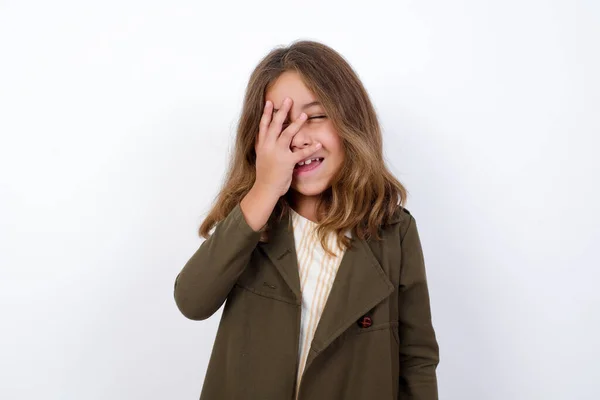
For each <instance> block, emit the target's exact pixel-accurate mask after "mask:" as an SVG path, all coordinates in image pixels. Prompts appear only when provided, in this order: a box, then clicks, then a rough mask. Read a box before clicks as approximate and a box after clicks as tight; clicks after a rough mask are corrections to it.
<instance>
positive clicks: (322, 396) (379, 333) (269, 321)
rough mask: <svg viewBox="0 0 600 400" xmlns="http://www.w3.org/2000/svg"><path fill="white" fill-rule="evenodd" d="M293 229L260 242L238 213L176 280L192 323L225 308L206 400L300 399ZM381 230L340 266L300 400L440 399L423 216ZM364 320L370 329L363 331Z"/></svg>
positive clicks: (400, 217)
mask: <svg viewBox="0 0 600 400" xmlns="http://www.w3.org/2000/svg"><path fill="white" fill-rule="evenodd" d="M288 222H289V220H286V219H285V218H284V219H283V220H282V222H281V223H279V224H278V225H277V226H276V227H275V228H274V230H273V231H271V235H270V241H269V242H268V243H263V242H259V239H260V233H259V232H255V231H254V230H253V229H252V228H251V227H250V226H249V225H248V224H247V222H246V219H245V218H244V216H243V214H242V211H241V208H240V206H239V204H238V205H237V206H236V207H235V208H234V209H233V210H232V211H231V212H230V214H229V215H228V216H227V217H226V218H225V219H224V220H223V221H221V222H219V223H218V224H217V226H216V227H215V230H214V232H213V234H212V235H211V236H210V237H209V238H208V239H206V240H205V241H204V242H202V244H201V245H200V247H199V248H198V250H197V251H196V252H195V254H194V255H193V256H192V257H191V258H190V260H189V261H188V262H187V263H186V265H185V266H184V267H183V269H182V270H181V272H180V273H179V274H178V275H177V278H176V279H175V289H174V295H175V301H176V304H177V307H178V308H179V310H180V311H181V313H182V314H183V315H185V316H186V317H187V318H189V319H192V320H204V319H206V318H208V317H210V316H211V315H213V314H214V313H215V312H216V311H217V310H218V309H219V308H220V307H221V305H222V304H223V302H225V300H227V302H226V303H225V307H224V309H223V314H222V317H221V321H220V324H219V328H218V331H217V336H216V339H215V343H214V346H213V349H212V355H211V357H210V362H209V365H208V370H207V372H206V376H205V380H204V385H203V388H202V393H201V395H200V399H201V400H232V399H244V400H255V399H256V400H291V399H293V395H294V391H295V390H294V389H295V384H296V382H295V381H296V369H297V366H298V346H299V332H300V315H301V292H300V279H299V276H298V266H297V258H296V251H295V244H294V236H293V230H292V228H291V225H290V224H289V223H288ZM381 231H382V234H383V240H382V241H376V240H374V239H373V240H357V239H354V240H353V245H352V246H351V247H350V248H349V249H348V250H347V251H346V253H345V254H344V256H343V258H342V261H341V264H340V266H339V269H338V273H337V275H336V277H335V280H334V283H333V287H332V288H331V292H330V294H329V297H328V299H327V302H326V305H325V309H324V310H323V314H322V317H321V320H320V321H319V323H318V327H317V330H316V332H315V336H314V340H313V342H312V345H311V348H310V352H309V355H308V359H307V362H306V367H305V370H304V375H303V378H302V380H301V384H300V389H299V393H298V400H338V399H339V400H383V399H415V400H416V399H418V400H436V399H437V398H438V395H437V379H436V367H437V364H438V362H439V352H438V343H437V340H436V336H435V332H434V329H433V327H432V323H431V313H430V306H429V294H428V289H427V281H426V274H425V265H424V259H423V252H422V250H421V242H420V239H419V234H418V232H417V225H416V222H415V219H414V217H413V216H412V215H411V214H410V213H409V212H408V211H407V210H406V209H403V211H400V208H399V209H398V212H397V213H396V215H395V218H394V219H393V220H392V221H391V222H390V223H388V224H386V225H384V226H382V229H381ZM365 316H366V317H369V318H370V320H369V322H370V323H371V324H370V326H368V327H364V325H365V324H359V323H358V321H363V322H364V319H363V318H364V317H365ZM366 325H369V324H366Z"/></svg>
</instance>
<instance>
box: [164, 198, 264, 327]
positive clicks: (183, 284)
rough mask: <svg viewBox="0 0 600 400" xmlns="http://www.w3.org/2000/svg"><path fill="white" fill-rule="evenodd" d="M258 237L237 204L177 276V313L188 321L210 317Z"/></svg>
mask: <svg viewBox="0 0 600 400" xmlns="http://www.w3.org/2000/svg"><path fill="white" fill-rule="evenodd" d="M260 235H261V233H260V231H255V230H254V229H252V227H251V226H250V225H249V224H248V222H247V221H246V219H245V217H244V214H243V213H242V209H241V205H240V204H237V205H236V206H235V207H234V208H233V209H232V211H231V212H230V213H229V214H228V215H227V217H226V218H225V219H224V220H222V221H220V222H219V223H218V224H217V225H216V228H215V230H214V232H213V234H212V235H211V236H210V237H209V238H208V239H206V240H205V241H204V242H202V244H201V245H200V248H199V249H198V250H196V252H195V253H194V255H193V256H192V257H191V258H190V259H189V261H188V262H187V263H186V264H185V266H184V267H183V269H182V270H181V272H180V273H179V274H178V275H177V278H176V279H175V288H174V296H175V302H176V304H177V307H178V308H179V311H181V313H182V314H183V315H184V316H186V317H187V318H189V319H192V320H203V319H206V318H208V317H210V316H211V315H213V314H214V313H215V312H216V311H217V310H218V309H219V307H221V305H222V304H223V302H224V301H225V299H226V298H227V295H228V294H229V292H230V291H231V289H232V288H233V285H234V284H235V282H236V281H237V279H238V277H239V276H240V275H241V274H242V272H243V271H244V269H245V267H246V265H247V264H248V262H249V261H250V256H251V255H252V251H253V250H254V248H255V247H256V245H257V244H258V241H259V239H260Z"/></svg>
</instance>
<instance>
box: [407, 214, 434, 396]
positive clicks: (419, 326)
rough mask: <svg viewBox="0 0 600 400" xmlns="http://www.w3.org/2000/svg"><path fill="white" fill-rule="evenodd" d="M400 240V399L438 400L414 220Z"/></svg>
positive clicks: (431, 339) (426, 295)
mask: <svg viewBox="0 0 600 400" xmlns="http://www.w3.org/2000/svg"><path fill="white" fill-rule="evenodd" d="M406 215H407V216H408V217H409V220H408V222H407V223H406V224H402V225H408V226H407V227H406V228H405V230H404V231H405V233H404V235H403V237H402V239H401V247H402V261H401V262H402V265H401V271H400V289H399V290H400V292H399V305H398V312H399V335H400V391H399V399H402V400H404V399H406V400H408V399H413V400H437V399H438V391H437V377H436V367H437V365H438V362H439V348H438V343H437V340H436V337H435V332H434V329H433V326H432V323H431V311H430V305H429V292H428V289H427V279H426V274H425V263H424V258H423V251H422V248H421V241H420V239H419V233H418V231H417V225H416V221H415V219H414V217H413V216H412V215H410V214H406Z"/></svg>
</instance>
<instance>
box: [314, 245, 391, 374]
mask: <svg viewBox="0 0 600 400" xmlns="http://www.w3.org/2000/svg"><path fill="white" fill-rule="evenodd" d="M393 291H394V285H393V284H392V282H391V281H390V279H389V278H388V276H387V275H386V274H385V272H384V271H383V269H382V268H381V265H380V264H379V262H378V261H377V259H376V258H375V256H374V255H373V252H372V251H371V248H370V247H369V245H368V243H367V242H366V241H365V240H363V239H358V238H356V239H354V240H353V242H352V246H351V247H350V248H348V249H347V250H346V252H345V253H344V255H343V257H342V260H341V263H340V266H339V268H338V272H337V275H336V277H335V279H334V281H333V286H332V288H331V292H330V294H329V297H328V298H327V301H326V303H325V308H324V309H323V314H322V315H321V319H320V320H319V323H318V325H317V330H316V332H315V336H314V339H313V342H312V348H311V351H310V353H309V354H308V358H307V360H306V366H305V371H306V370H307V369H308V367H309V366H310V364H311V363H312V361H313V360H314V359H315V357H316V356H317V355H318V354H319V353H320V352H322V351H323V350H324V349H325V348H326V347H327V346H329V345H330V344H331V343H332V342H333V341H334V340H335V339H336V338H337V337H338V336H340V335H341V334H342V333H343V332H344V331H345V330H346V329H348V328H349V327H350V326H351V325H352V324H354V323H356V321H357V320H358V319H359V318H360V317H361V316H363V315H364V314H366V313H367V312H368V311H369V310H371V309H372V308H374V307H375V306H376V305H377V304H379V303H380V302H382V301H383V300H384V299H385V298H386V297H388V296H389V295H390V294H391V293H392V292H393Z"/></svg>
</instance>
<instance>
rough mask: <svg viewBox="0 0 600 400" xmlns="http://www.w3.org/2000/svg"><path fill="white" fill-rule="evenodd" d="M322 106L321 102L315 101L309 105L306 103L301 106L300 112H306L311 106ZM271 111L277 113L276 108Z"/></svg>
mask: <svg viewBox="0 0 600 400" xmlns="http://www.w3.org/2000/svg"><path fill="white" fill-rule="evenodd" d="M320 105H322V104H321V102H320V101H319V100H315V101H313V102H310V103H306V104H305V105H303V106H302V110H306V109H307V108H310V107H313V106H320ZM273 111H275V112H277V111H279V109H278V108H274V109H273Z"/></svg>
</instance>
